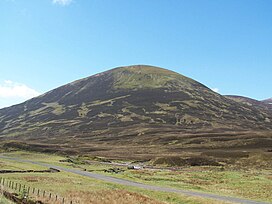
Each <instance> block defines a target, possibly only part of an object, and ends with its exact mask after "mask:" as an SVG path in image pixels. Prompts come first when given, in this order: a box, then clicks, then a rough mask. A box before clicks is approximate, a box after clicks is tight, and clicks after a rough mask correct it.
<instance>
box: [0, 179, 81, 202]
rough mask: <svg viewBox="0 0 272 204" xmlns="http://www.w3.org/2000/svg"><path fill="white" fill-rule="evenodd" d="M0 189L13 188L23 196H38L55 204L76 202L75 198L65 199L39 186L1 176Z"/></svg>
mask: <svg viewBox="0 0 272 204" xmlns="http://www.w3.org/2000/svg"><path fill="white" fill-rule="evenodd" d="M0 189H1V190H4V189H7V190H11V191H12V192H13V193H18V194H19V195H20V196H21V197H22V198H28V197H36V198H38V199H40V200H42V201H44V200H46V202H49V203H54V204H76V203H78V202H75V201H73V200H69V199H65V198H64V197H61V196H59V195H58V194H55V193H51V192H49V191H45V190H42V189H39V188H34V187H30V186H27V185H25V184H20V183H17V182H14V181H11V180H7V179H5V178H2V177H0Z"/></svg>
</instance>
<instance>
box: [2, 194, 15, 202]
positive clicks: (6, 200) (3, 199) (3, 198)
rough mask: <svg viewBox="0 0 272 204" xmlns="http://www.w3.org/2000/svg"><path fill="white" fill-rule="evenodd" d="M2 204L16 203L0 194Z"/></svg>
mask: <svg viewBox="0 0 272 204" xmlns="http://www.w3.org/2000/svg"><path fill="white" fill-rule="evenodd" d="M0 204H14V203H13V202H11V201H10V200H8V199H6V198H5V197H4V196H2V195H0Z"/></svg>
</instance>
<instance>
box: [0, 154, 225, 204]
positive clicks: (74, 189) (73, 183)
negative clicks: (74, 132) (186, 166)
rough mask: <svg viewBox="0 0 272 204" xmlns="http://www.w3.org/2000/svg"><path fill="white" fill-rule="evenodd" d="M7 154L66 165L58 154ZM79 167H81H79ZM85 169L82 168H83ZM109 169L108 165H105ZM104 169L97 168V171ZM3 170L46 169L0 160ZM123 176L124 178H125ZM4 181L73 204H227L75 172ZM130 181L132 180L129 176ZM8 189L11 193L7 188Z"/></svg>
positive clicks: (22, 175) (13, 176) (11, 176)
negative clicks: (69, 201)
mask: <svg viewBox="0 0 272 204" xmlns="http://www.w3.org/2000/svg"><path fill="white" fill-rule="evenodd" d="M6 155H9V156H16V157H21V158H28V159H31V160H36V161H43V162H48V163H55V164H56V163H58V165H64V166H69V165H65V164H63V163H61V164H60V163H59V162H58V161H59V160H60V159H63V157H60V156H57V155H47V154H36V153H28V152H12V153H8V154H6ZM78 167H80V166H78ZM82 167H83V166H82ZM104 167H107V166H103V168H104ZM99 168H101V166H97V167H96V170H97V171H98V170H99ZM0 169H2V170H3V169H6V170H7V169H11V170H15V169H17V170H18V169H19V170H29V169H44V168H43V167H39V166H37V165H33V164H25V163H20V162H13V161H9V160H6V159H0ZM126 175H127V174H124V175H123V177H126ZM0 176H1V177H2V178H5V179H8V180H11V181H15V182H17V183H20V184H22V185H26V186H30V187H31V188H33V187H34V188H35V189H41V191H44V190H45V191H46V192H51V193H54V194H57V195H58V196H62V197H65V199H66V200H67V201H68V200H73V201H74V203H97V204H98V203H99V204H100V203H102V204H103V203H105V204H110V203H113V204H114V203H116V204H117V203H118V204H125V203H136V204H137V203H139V204H140V203H147V204H162V203H173V204H178V203H185V204H186V203H187V204H208V203H211V204H213V203H214V204H215V203H220V204H224V203H226V202H219V201H213V200H209V199H202V198H194V197H188V196H183V195H177V194H172V193H163V192H154V191H147V190H143V189H139V188H135V187H127V186H122V185H117V184H112V183H107V182H103V181H99V180H95V179H91V178H86V177H83V176H79V175H76V174H72V173H66V172H59V173H13V174H1V175H0ZM126 178H129V177H126ZM6 190H9V191H11V190H10V189H8V188H7V187H6ZM30 197H33V198H35V199H40V200H44V201H48V198H40V197H39V198H37V196H35V195H32V194H31V193H30Z"/></svg>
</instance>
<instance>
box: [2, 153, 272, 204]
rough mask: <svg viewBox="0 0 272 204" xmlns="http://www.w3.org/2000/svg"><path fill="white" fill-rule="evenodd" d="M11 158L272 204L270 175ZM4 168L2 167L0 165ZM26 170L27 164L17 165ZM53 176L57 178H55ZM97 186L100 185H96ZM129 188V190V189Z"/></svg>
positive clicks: (40, 157)
mask: <svg viewBox="0 0 272 204" xmlns="http://www.w3.org/2000/svg"><path fill="white" fill-rule="evenodd" d="M8 155H10V156H16V157H21V158H24V159H30V160H36V161H41V162H47V163H51V164H56V165H60V166H64V167H69V168H78V169H87V171H92V172H96V173H101V174H106V175H109V176H113V177H118V178H123V179H128V180H132V181H137V182H141V183H146V184H151V185H158V186H167V187H174V188H177V189H187V190H196V191H203V192H210V193H215V194H222V195H229V196H235V197H241V198H247V199H254V200H261V201H269V202H271V201H272V194H271V193H270V192H272V179H271V178H272V177H271V173H272V172H271V171H269V170H266V171H260V170H258V171H257V170H251V171H238V170H235V171H234V170H224V169H222V168H221V167H213V168H211V167H190V168H184V169H183V170H180V171H168V170H138V171H137V170H127V169H126V167H119V168H123V169H124V170H125V172H123V173H120V174H115V173H113V174H112V173H105V172H104V169H109V168H112V167H113V166H112V165H107V164H92V165H88V164H82V162H83V161H84V160H85V159H87V158H84V157H83V158H80V159H78V160H75V161H76V164H71V163H60V162H59V160H60V159H64V157H61V156H57V155H51V154H39V153H37V154H36V153H28V152H13V153H8ZM0 164H1V163H0ZM17 165H20V166H23V165H24V164H17ZM53 176H54V175H53ZM97 182H98V181H97ZM126 188H127V187H126Z"/></svg>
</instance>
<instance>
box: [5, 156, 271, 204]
mask: <svg viewBox="0 0 272 204" xmlns="http://www.w3.org/2000/svg"><path fill="white" fill-rule="evenodd" d="M0 158H3V159H8V160H14V161H18V162H26V163H31V164H36V165H40V166H44V167H48V168H55V169H58V170H61V171H66V172H70V173H74V174H78V175H81V176H86V177H90V178H94V179H98V180H103V181H106V182H111V183H116V184H120V185H126V186H133V187H138V188H142V189H146V190H152V191H161V192H169V193H177V194H183V195H188V196H194V197H201V198H210V199H215V200H220V201H227V202H232V203H241V204H268V203H266V202H258V201H253V200H247V199H242V198H235V197H229V196H221V195H216V194H211V193H204V192H195V191H189V190H181V189H175V188H170V187H162V186H154V185H148V184H143V183H138V182H134V181H130V180H125V179H120V178H114V177H111V176H106V175H102V174H97V173H92V172H87V171H82V170H78V169H71V168H66V167H61V166H57V165H53V164H47V163H43V162H38V161H31V160H25V159H20V158H15V157H7V156H1V155H0Z"/></svg>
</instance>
